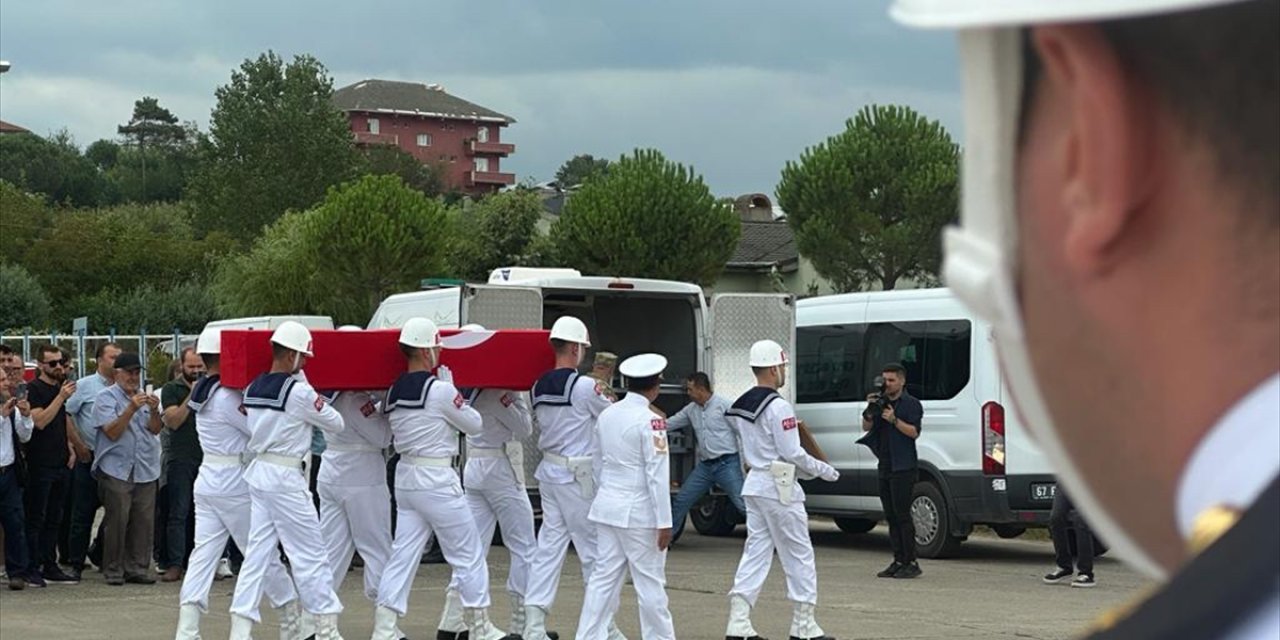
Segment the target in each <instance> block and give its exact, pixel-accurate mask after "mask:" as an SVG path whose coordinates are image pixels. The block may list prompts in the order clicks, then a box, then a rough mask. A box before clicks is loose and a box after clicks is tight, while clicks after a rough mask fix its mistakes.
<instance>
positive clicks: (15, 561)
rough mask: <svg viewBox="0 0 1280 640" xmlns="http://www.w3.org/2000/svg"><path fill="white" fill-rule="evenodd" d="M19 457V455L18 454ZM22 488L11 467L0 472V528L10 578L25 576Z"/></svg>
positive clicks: (25, 540)
mask: <svg viewBox="0 0 1280 640" xmlns="http://www.w3.org/2000/svg"><path fill="white" fill-rule="evenodd" d="M19 455H21V454H19ZM23 513H24V509H23V508H22V486H21V485H19V484H18V470H17V469H16V468H14V467H13V466H12V465H11V466H9V467H5V469H4V470H3V471H0V528H3V529H4V566H5V571H7V572H9V575H10V576H13V577H19V576H25V575H26V574H27V569H28V568H29V567H28V565H27V525H26V518H25V517H23Z"/></svg>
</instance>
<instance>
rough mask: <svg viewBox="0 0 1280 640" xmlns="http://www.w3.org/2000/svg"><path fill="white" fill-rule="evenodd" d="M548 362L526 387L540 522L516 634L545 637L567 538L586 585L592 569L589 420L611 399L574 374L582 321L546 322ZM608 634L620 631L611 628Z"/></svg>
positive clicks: (593, 434) (595, 438)
mask: <svg viewBox="0 0 1280 640" xmlns="http://www.w3.org/2000/svg"><path fill="white" fill-rule="evenodd" d="M551 345H552V347H553V348H554V349H555V353H556V368H555V369H553V370H551V371H549V372H547V373H545V374H543V375H542V377H541V378H538V382H537V383H536V384H535V385H534V386H533V410H534V414H535V415H536V417H537V421H538V426H539V428H540V429H541V433H540V434H539V436H538V448H539V449H541V450H542V462H540V463H539V464H538V470H537V472H536V473H535V474H534V477H535V478H537V479H538V491H539V493H540V495H541V497H542V528H541V529H539V530H538V551H537V553H536V554H534V560H533V565H532V567H531V568H530V572H529V585H528V590H527V591H526V593H525V616H526V618H527V622H526V624H525V632H524V634H523V635H524V640H546V639H547V638H548V637H549V635H548V634H547V621H546V617H547V612H548V611H550V610H551V605H552V604H553V603H554V602H555V597H556V590H557V589H558V588H559V586H560V569H561V568H562V567H563V566H564V558H565V554H566V553H568V551H569V542H570V541H571V540H572V542H573V547H574V549H575V550H577V552H578V560H579V561H580V562H581V563H582V578H583V581H584V582H587V583H590V579H591V575H592V573H593V570H594V567H595V556H596V527H595V525H594V524H593V523H592V522H591V521H590V520H589V519H588V518H587V513H588V511H590V509H591V500H592V498H594V497H595V474H596V468H597V465H598V458H599V453H600V448H599V442H600V440H599V433H598V432H597V430H596V419H597V418H599V416H600V414H601V412H603V411H604V410H605V409H607V408H608V407H609V406H610V405H611V404H612V403H611V402H610V401H609V398H608V397H607V396H606V395H605V393H604V386H603V385H604V383H602V382H600V381H598V380H595V379H594V378H591V377H590V376H584V375H580V374H579V373H578V367H579V366H580V365H581V364H582V359H583V356H585V355H586V350H587V348H589V347H590V346H591V340H590V339H589V337H588V335H587V326H586V325H585V324H583V323H582V321H581V320H579V319H577V318H574V317H572V316H564V317H562V318H559V319H558V320H556V321H555V324H553V325H552V326H551ZM610 633H611V638H617V637H621V633H618V632H617V631H616V628H614V629H613V630H611V632H610Z"/></svg>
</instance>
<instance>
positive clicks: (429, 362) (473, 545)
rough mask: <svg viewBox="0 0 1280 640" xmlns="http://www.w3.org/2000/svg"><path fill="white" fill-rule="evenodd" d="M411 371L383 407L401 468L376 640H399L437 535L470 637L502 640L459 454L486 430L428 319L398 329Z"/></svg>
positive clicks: (474, 639)
mask: <svg viewBox="0 0 1280 640" xmlns="http://www.w3.org/2000/svg"><path fill="white" fill-rule="evenodd" d="M400 351H401V352H402V353H404V355H405V358H406V359H407V360H408V371H407V372H406V373H404V374H402V375H401V376H400V377H399V378H398V379H397V380H396V382H395V384H394V385H393V386H392V387H391V389H390V390H389V391H388V392H387V396H386V399H385V400H384V401H383V403H384V404H383V411H384V412H386V414H387V417H388V419H389V421H390V423H391V432H392V435H393V437H394V439H395V445H396V451H398V452H400V463H399V464H398V465H397V466H396V536H395V542H393V543H392V547H391V559H390V560H389V561H388V562H387V566H386V569H385V570H384V572H383V574H382V581H381V582H380V583H379V586H378V607H377V611H376V612H375V614H374V615H375V618H374V620H375V622H374V630H373V640H396V639H397V638H399V636H398V635H397V632H396V622H397V619H398V617H399V616H402V615H405V614H406V613H407V612H408V609H409V590H410V588H412V586H413V578H414V576H415V575H416V574H417V571H418V564H419V561H420V559H421V558H422V551H423V548H424V547H425V546H426V544H427V537H428V536H429V535H430V534H432V533H433V532H434V534H435V536H436V539H437V540H439V541H440V549H441V550H442V551H443V552H444V557H445V560H446V561H447V562H448V563H449V566H450V568H452V569H453V573H454V580H456V584H457V590H458V598H459V600H461V602H462V606H463V608H464V613H465V619H466V623H467V632H468V633H469V637H470V638H471V640H503V639H509V638H511V636H508V635H506V634H504V633H503V632H502V631H499V630H498V629H497V628H496V627H494V626H493V623H491V622H490V621H489V566H488V563H487V562H486V560H485V548H486V547H487V544H481V542H480V537H479V535H478V534H477V533H476V522H475V518H474V517H473V516H472V515H471V509H470V508H469V507H468V506H467V502H466V499H465V498H464V497H463V493H462V485H461V483H459V481H458V474H457V472H455V471H454V470H453V458H454V456H456V455H458V432H462V433H464V434H467V435H471V434H477V433H480V431H481V428H482V424H483V420H482V418H481V417H480V414H479V413H478V412H476V410H475V409H473V408H471V407H470V406H469V405H468V404H467V401H466V398H464V397H463V396H462V394H461V393H459V392H458V390H457V389H456V388H455V387H454V386H453V382H452V381H451V380H449V379H448V378H449V376H448V375H447V372H448V369H447V368H445V367H441V368H440V372H441V375H442V376H444V377H440V378H438V377H436V376H433V375H432V374H431V371H432V369H435V368H436V367H437V366H438V365H439V364H440V331H439V330H438V329H437V328H436V325H435V323H434V322H432V321H430V320H428V319H426V318H410V319H409V321H408V322H406V323H405V325H404V328H403V329H401V330H400Z"/></svg>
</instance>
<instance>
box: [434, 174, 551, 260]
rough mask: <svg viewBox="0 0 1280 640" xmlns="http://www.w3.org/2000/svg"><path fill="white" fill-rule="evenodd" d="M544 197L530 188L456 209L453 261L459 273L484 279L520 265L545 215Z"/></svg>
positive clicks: (509, 192)
mask: <svg viewBox="0 0 1280 640" xmlns="http://www.w3.org/2000/svg"><path fill="white" fill-rule="evenodd" d="M542 212H543V208H542V200H541V199H540V198H539V197H538V194H536V193H533V192H530V191H519V190H517V191H505V192H501V193H495V194H492V195H489V196H486V197H485V198H483V199H481V200H480V201H479V202H477V203H474V204H472V205H471V206H469V207H465V206H464V207H460V208H458V209H456V210H455V215H454V224H456V225H457V227H456V232H455V234H456V237H457V243H456V244H455V245H454V251H453V256H452V259H451V260H450V262H452V264H453V267H454V270H455V271H456V272H457V273H458V275H459V276H461V277H463V278H467V279H470V280H478V281H481V282H483V281H485V280H487V279H488V278H489V273H490V272H491V271H493V270H494V269H496V268H498V267H503V266H510V265H514V264H520V263H521V262H522V261H523V260H524V258H525V257H526V256H527V255H528V251H529V247H530V242H531V241H532V240H533V238H534V236H535V235H536V234H537V230H538V229H537V227H538V220H539V219H541V218H542Z"/></svg>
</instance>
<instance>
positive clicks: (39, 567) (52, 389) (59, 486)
mask: <svg viewBox="0 0 1280 640" xmlns="http://www.w3.org/2000/svg"><path fill="white" fill-rule="evenodd" d="M37 363H38V364H39V367H40V375H39V376H37V377H36V379H35V380H32V381H31V384H30V385H29V386H28V391H27V393H28V399H29V400H30V402H31V407H32V410H31V417H32V418H33V419H34V421H35V427H36V431H35V433H33V434H32V435H31V441H30V442H28V443H27V450H26V457H27V487H26V493H25V504H24V506H25V508H26V515H27V548H28V550H29V551H28V555H27V560H28V563H29V567H30V569H29V572H28V575H27V583H28V585H29V586H31V587H43V586H45V584H46V583H47V582H49V583H53V584H75V583H76V582H79V580H77V579H76V578H75V576H70V575H67V574H66V573H65V572H63V571H62V569H60V568H59V567H58V558H57V551H56V546H57V538H58V527H59V525H60V524H61V522H62V516H63V513H62V511H63V509H62V507H63V502H64V501H65V498H66V492H67V491H68V489H69V488H70V485H71V466H72V465H73V464H74V460H73V459H72V457H71V451H70V449H71V448H72V447H69V446H68V442H70V443H71V444H72V445H73V446H74V448H75V449H77V450H79V451H84V452H87V449H85V448H84V444H83V443H81V442H80V437H79V435H78V434H77V432H76V430H75V427H74V423H73V422H72V421H71V419H70V418H69V417H68V416H67V408H66V406H64V403H66V401H67V399H68V398H70V397H71V396H72V394H74V393H75V392H76V383H75V382H74V381H71V380H67V364H68V361H67V357H66V355H65V354H64V353H62V350H61V349H59V348H58V347H55V346H53V345H50V344H46V345H41V346H40V348H39V350H38V351H37ZM68 424H71V427H70V428H68Z"/></svg>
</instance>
